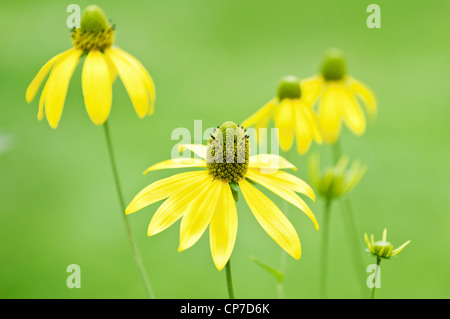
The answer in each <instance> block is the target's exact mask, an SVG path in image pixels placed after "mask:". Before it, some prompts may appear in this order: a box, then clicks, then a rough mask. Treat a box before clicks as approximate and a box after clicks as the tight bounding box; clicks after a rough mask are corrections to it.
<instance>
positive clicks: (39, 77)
mask: <svg viewBox="0 0 450 319" xmlns="http://www.w3.org/2000/svg"><path fill="white" fill-rule="evenodd" d="M73 50H75V49H69V50H67V51H65V52H62V53H59V54H57V55H56V56H54V57H53V58H51V59H50V60H49V61H48V62H47V63H45V64H44V66H43V67H42V68H41V69H40V70H39V72H38V73H37V74H36V76H35V77H34V79H33V80H32V81H31V83H30V85H29V86H28V88H27V91H26V93H25V99H26V101H27V102H28V103H30V102H31V101H32V100H33V99H34V97H35V95H36V92H37V91H38V89H39V87H40V86H41V83H42V81H43V80H44V78H45V77H46V76H47V74H48V72H50V70H51V68H52V67H53V65H54V64H55V63H56V62H58V61H59V60H61V59H63V58H64V57H65V56H66V55H67V54H68V53H70V52H71V51H73Z"/></svg>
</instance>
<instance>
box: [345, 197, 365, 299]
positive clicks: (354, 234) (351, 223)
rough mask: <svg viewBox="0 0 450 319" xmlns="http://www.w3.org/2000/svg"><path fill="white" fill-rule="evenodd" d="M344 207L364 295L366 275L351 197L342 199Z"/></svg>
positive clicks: (347, 229) (348, 237) (354, 261)
mask: <svg viewBox="0 0 450 319" xmlns="http://www.w3.org/2000/svg"><path fill="white" fill-rule="evenodd" d="M341 207H342V218H343V220H344V227H345V228H346V231H345V233H346V234H347V241H348V245H349V247H350V251H351V254H352V257H353V258H352V259H353V266H354V268H355V272H356V274H357V275H358V277H359V278H358V280H359V282H361V284H360V285H359V287H360V290H361V294H362V295H364V294H365V293H366V289H365V285H364V284H365V276H364V274H365V273H364V270H365V268H364V261H363V259H362V255H361V253H360V252H361V251H362V248H361V245H360V241H359V240H358V231H357V229H356V224H355V219H354V217H353V209H352V204H351V202H350V199H349V198H347V199H344V200H343V201H341Z"/></svg>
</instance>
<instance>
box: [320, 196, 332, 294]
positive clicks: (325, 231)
mask: <svg viewBox="0 0 450 319" xmlns="http://www.w3.org/2000/svg"><path fill="white" fill-rule="evenodd" d="M330 209H331V199H326V200H325V206H324V210H323V223H322V250H321V262H320V267H321V271H320V274H321V276H320V297H321V298H322V299H325V298H326V296H327V291H326V283H327V263H328V236H329V232H330V229H329V227H330Z"/></svg>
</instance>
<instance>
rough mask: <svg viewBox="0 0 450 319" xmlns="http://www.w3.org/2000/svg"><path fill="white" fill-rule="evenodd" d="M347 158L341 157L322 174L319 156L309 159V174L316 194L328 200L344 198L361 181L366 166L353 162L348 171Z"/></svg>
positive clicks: (315, 155) (314, 155)
mask: <svg viewBox="0 0 450 319" xmlns="http://www.w3.org/2000/svg"><path fill="white" fill-rule="evenodd" d="M348 164H349V158H348V157H346V156H343V157H341V159H340V160H339V161H338V163H337V164H336V166H334V167H328V168H326V169H325V171H324V172H323V173H322V172H321V170H320V163H319V155H318V154H313V155H312V156H311V157H310V158H309V174H310V177H311V181H312V184H313V186H314V187H315V188H316V189H317V192H318V193H319V194H320V195H321V196H323V197H325V198H328V199H333V198H337V197H341V196H344V195H346V194H348V193H350V192H351V191H352V190H353V189H354V188H355V187H356V185H358V183H359V182H360V181H361V179H362V178H363V176H364V174H365V173H366V171H367V166H365V165H362V164H361V162H359V161H354V162H353V164H352V165H351V167H350V168H349V169H347V166H348Z"/></svg>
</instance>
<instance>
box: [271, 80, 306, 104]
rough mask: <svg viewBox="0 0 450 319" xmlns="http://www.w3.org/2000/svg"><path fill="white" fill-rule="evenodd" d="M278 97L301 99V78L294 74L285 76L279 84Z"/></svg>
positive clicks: (280, 98)
mask: <svg viewBox="0 0 450 319" xmlns="http://www.w3.org/2000/svg"><path fill="white" fill-rule="evenodd" d="M277 95H278V99H279V100H282V99H285V98H288V99H299V98H300V97H301V96H302V91H301V89H300V80H299V79H298V78H297V77H296V76H293V75H289V76H285V77H283V78H282V79H281V81H280V84H279V85H278V94H277Z"/></svg>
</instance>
